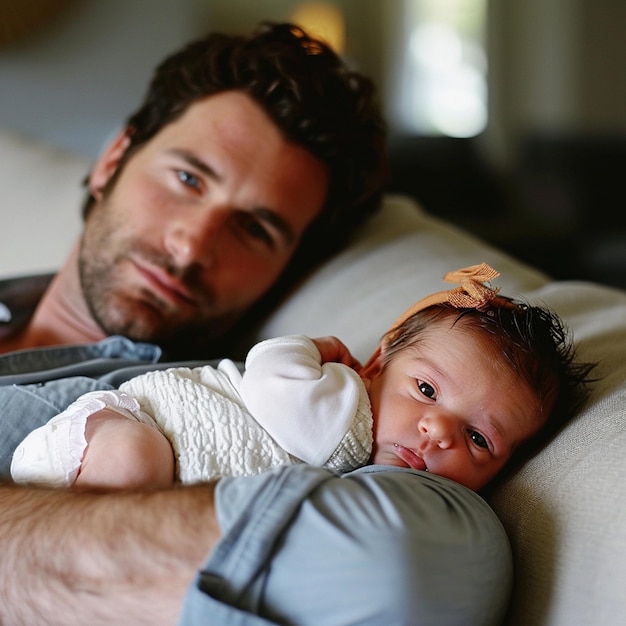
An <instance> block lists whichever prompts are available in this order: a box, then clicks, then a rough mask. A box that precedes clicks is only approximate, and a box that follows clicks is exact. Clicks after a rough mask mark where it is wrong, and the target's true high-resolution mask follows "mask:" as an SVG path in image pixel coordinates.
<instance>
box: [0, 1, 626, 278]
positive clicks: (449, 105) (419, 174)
mask: <svg viewBox="0 0 626 626" xmlns="http://www.w3.org/2000/svg"><path fill="white" fill-rule="evenodd" d="M311 4H312V3H311V2H308V1H307V2H305V1H304V0H0V127H2V128H7V129H12V130H15V131H18V132H20V133H22V134H26V135H30V136H33V137H36V138H39V139H42V140H45V141H47V142H49V143H51V144H54V145H56V146H60V147H64V148H67V149H69V150H72V151H74V152H78V153H80V154H82V155H85V156H87V157H90V158H93V157H95V156H96V155H97V153H98V151H99V150H100V148H101V146H102V145H103V143H104V141H105V140H106V139H107V138H108V137H109V136H110V135H111V134H112V133H113V132H114V131H115V130H116V129H117V128H118V127H119V126H120V125H121V124H122V123H123V121H124V120H125V118H126V117H127V115H128V114H129V113H130V112H131V111H132V110H133V109H134V108H135V107H136V105H137V104H138V102H139V101H140V99H141V96H142V94H143V92H144V89H145V87H146V83H147V80H148V77H149V74H150V71H151V70H152V68H153V67H154V65H155V64H156V63H157V62H158V61H159V60H160V59H161V58H162V57H163V56H164V55H165V54H166V53H168V52H170V51H173V50H175V49H176V48H178V47H179V46H181V45H182V44H184V43H185V42H186V41H187V40H189V39H191V38H193V37H196V36H199V35H201V34H203V33H204V32H206V31H207V30H211V29H215V30H228V31H248V30H250V29H251V28H252V27H253V26H254V25H255V24H256V23H258V22H259V21H261V20H263V19H270V20H286V19H296V16H300V17H298V19H302V20H306V21H307V24H309V25H311V28H313V26H312V25H313V24H314V23H315V24H317V25H316V26H315V28H318V29H319V34H320V35H321V36H326V37H328V38H329V39H330V38H336V39H333V41H335V45H337V46H338V47H339V48H340V50H341V53H342V54H343V55H344V56H345V58H346V59H347V60H348V61H349V63H351V64H352V65H353V66H355V67H356V68H358V69H360V70H362V71H364V72H365V73H367V74H369V75H370V76H372V78H373V79H374V80H375V81H376V83H377V84H378V85H379V88H380V93H381V100H382V102H383V105H384V109H385V112H386V115H387V119H388V121H389V126H390V130H391V139H390V154H391V158H392V164H393V166H394V170H393V173H394V176H393V179H392V182H391V185H390V189H391V190H393V191H402V192H407V193H411V194H412V195H414V196H415V197H416V198H417V199H418V200H419V201H420V202H421V203H422V205H423V206H424V207H425V208H426V210H428V211H430V212H432V213H436V214H440V215H442V216H443V217H446V218H448V219H451V220H454V221H456V222H458V223H459V224H461V225H462V226H464V227H466V228H469V229H470V230H473V231H475V232H477V233H478V234H479V235H481V236H483V237H485V238H487V239H489V240H492V241H493V242H494V243H496V244H497V245H501V246H504V247H506V248H508V249H509V250H511V251H512V252H513V253H515V254H517V255H518V256H521V257H523V258H526V259H528V260H530V261H532V262H533V263H534V264H536V265H539V266H540V267H543V268H544V269H546V270H547V271H549V272H551V273H552V274H553V275H555V276H556V277H559V278H560V277H570V276H575V277H583V278H586V277H589V278H593V279H598V280H603V281H605V282H611V283H614V284H620V285H624V286H626V212H625V211H624V210H623V208H622V207H623V206H624V202H625V201H626V197H625V196H626V192H624V191H623V189H622V187H623V185H621V176H622V175H623V172H624V168H625V167H626V132H625V127H626V75H625V72H624V70H623V68H624V67H626V63H625V61H626V46H625V45H624V43H623V33H624V29H625V27H626V3H625V2H623V0H332V1H331V0H325V1H323V2H318V3H315V4H317V5H320V4H321V5H322V6H321V9H324V10H325V11H326V13H325V15H326V17H325V18H321V20H322V21H319V20H318V21H317V22H315V19H317V18H314V17H311V13H310V12H309V13H308V14H307V13H303V12H302V11H303V10H304V9H310V8H311V7H310V5H311ZM317 8H318V9H320V7H319V6H318V7H317ZM297 12H299V13H297ZM329 15H330V17H328V16H329ZM37 16H40V17H39V18H38V17H37ZM324 20H326V21H325V22H324ZM320 24H321V25H320Z"/></svg>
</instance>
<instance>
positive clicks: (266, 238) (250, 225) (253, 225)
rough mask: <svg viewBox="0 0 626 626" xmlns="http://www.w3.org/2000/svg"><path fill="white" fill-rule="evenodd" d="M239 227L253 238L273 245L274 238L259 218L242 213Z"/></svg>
mask: <svg viewBox="0 0 626 626" xmlns="http://www.w3.org/2000/svg"><path fill="white" fill-rule="evenodd" d="M240 224H241V227H242V228H243V229H244V230H245V231H246V233H247V234H248V235H250V236H251V237H252V238H253V239H258V240H259V241H262V242H264V243H266V244H268V245H269V246H271V247H273V246H274V240H273V239H272V236H271V235H270V233H269V232H268V230H267V228H265V226H263V224H262V223H261V222H259V220H257V219H255V218H254V217H251V216H249V215H245V214H244V215H242V216H241V220H240Z"/></svg>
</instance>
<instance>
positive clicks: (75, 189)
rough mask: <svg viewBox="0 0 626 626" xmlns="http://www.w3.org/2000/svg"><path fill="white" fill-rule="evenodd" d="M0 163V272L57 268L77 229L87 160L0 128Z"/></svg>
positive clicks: (20, 272) (28, 271)
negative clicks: (0, 224)
mask: <svg viewBox="0 0 626 626" xmlns="http://www.w3.org/2000/svg"><path fill="white" fill-rule="evenodd" d="M0 163H2V167H1V169H2V173H1V175H0V197H1V199H2V200H1V202H2V204H1V206H2V236H1V238H0V241H1V242H2V245H1V246H0V275H2V276H17V275H19V274H28V273H31V272H33V273H36V272H47V271H50V270H54V269H56V268H58V267H59V265H60V264H61V263H62V262H63V260H64V258H65V255H66V254H67V252H68V250H69V248H70V246H71V244H72V242H73V241H74V240H75V238H76V236H77V235H78V233H79V232H80V227H81V218H80V206H81V202H82V198H83V195H84V191H83V188H82V186H81V182H82V180H83V178H84V177H85V175H86V174H87V172H88V169H89V162H88V160H87V159H84V158H81V157H78V156H76V155H74V154H69V153H67V152H64V151H62V150H58V149H55V148H51V147H49V146H46V145H43V144H42V143H41V142H39V141H36V140H33V139H29V138H26V137H23V136H20V135H17V134H15V133H12V132H8V131H6V130H1V129H0ZM26 235H28V238H27V239H26V238H25V237H26Z"/></svg>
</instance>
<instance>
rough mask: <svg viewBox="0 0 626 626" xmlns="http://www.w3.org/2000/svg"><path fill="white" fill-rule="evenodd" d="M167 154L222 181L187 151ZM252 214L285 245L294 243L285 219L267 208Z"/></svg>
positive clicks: (174, 149)
mask: <svg viewBox="0 0 626 626" xmlns="http://www.w3.org/2000/svg"><path fill="white" fill-rule="evenodd" d="M168 152H169V153H170V154H172V155H173V156H176V157H179V158H181V159H183V161H186V162H187V163H189V165H191V166H192V167H194V168H196V169H197V170H198V171H200V172H202V173H203V174H205V175H206V176H209V177H210V178H212V179H213V180H218V181H219V180H221V179H222V177H221V176H220V174H218V173H217V172H216V171H215V170H214V169H213V168H212V167H211V166H210V165H209V164H208V163H206V162H205V161H203V160H202V159H200V158H198V157H197V156H196V155H195V154H193V153H192V152H189V151H188V150H181V149H179V148H172V149H171V150H168ZM252 212H253V213H254V214H255V215H256V216H257V217H259V219H261V220H263V221H265V222H267V223H268V224H270V225H271V226H272V227H273V228H275V229H276V230H277V231H278V232H279V233H280V234H281V235H282V237H283V238H284V240H285V243H286V244H287V245H291V244H292V243H293V242H294V241H295V239H296V235H295V233H294V232H293V228H292V227H291V226H290V224H289V223H288V222H287V221H286V220H285V219H283V218H282V217H281V216H280V215H278V213H276V211H274V210H272V209H270V208H268V207H264V206H259V207H254V209H253V210H252Z"/></svg>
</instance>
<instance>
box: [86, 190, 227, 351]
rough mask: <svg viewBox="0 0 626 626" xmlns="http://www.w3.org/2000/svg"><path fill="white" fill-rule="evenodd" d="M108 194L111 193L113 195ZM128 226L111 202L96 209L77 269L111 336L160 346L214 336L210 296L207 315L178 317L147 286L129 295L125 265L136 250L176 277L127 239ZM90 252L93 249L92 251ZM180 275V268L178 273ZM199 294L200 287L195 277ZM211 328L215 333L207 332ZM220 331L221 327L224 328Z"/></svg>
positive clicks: (98, 317)
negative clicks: (185, 318)
mask: <svg viewBox="0 0 626 626" xmlns="http://www.w3.org/2000/svg"><path fill="white" fill-rule="evenodd" d="M108 195H109V194H108ZM123 231H124V226H123V224H121V223H120V221H119V220H116V219H115V217H114V212H113V211H112V210H111V207H109V206H107V200H106V199H103V200H102V201H101V202H100V203H99V204H97V205H96V206H94V207H93V209H92V212H91V214H90V215H89V218H88V221H87V223H86V224H85V231H84V234H83V237H82V240H81V245H80V251H79V259H78V270H79V277H80V283H81V288H82V291H83V296H84V299H85V302H86V305H87V307H88V309H89V311H90V313H91V315H92V317H93V318H94V320H95V321H96V323H97V324H98V325H99V326H100V327H101V328H102V330H103V331H104V332H105V333H106V334H107V335H124V336H126V337H129V338H130V339H133V340H135V341H147V342H154V343H160V344H167V343H179V342H184V343H189V342H194V343H196V344H197V343H198V342H200V343H201V342H202V337H203V336H204V337H206V338H208V336H209V335H212V334H215V331H216V330H217V328H219V327H220V326H221V325H222V323H221V322H220V321H219V320H212V319H211V315H210V314H209V311H210V309H211V308H212V307H211V301H212V298H210V297H207V296H206V295H204V296H203V299H204V300H206V302H205V306H204V309H206V310H205V311H204V315H203V316H201V317H202V319H201V320H200V319H196V320H194V321H191V320H183V321H182V322H181V321H180V320H176V319H175V318H174V317H173V316H174V314H175V309H174V308H172V307H171V306H170V305H169V304H168V303H166V302H163V301H162V300H161V299H159V298H158V297H157V296H156V295H155V294H154V293H152V292H150V291H148V290H142V291H140V292H135V293H129V292H128V291H126V292H125V289H126V290H127V289H128V288H127V287H126V288H125V286H124V283H123V282H122V281H123V269H124V268H123V266H124V264H125V263H130V261H129V257H130V256H131V253H132V254H134V255H139V256H140V257H142V258H146V259H149V260H150V261H151V262H152V263H155V264H157V265H159V266H160V267H162V268H165V269H168V271H169V272H170V273H172V274H174V275H175V271H174V270H173V268H171V267H168V262H167V260H166V259H163V258H162V256H160V255H158V254H156V253H154V252H152V251H149V250H146V249H142V247H141V246H140V244H138V243H133V242H132V241H129V240H124V239H123V238H122V237H121V235H120V233H123ZM87 251H89V253H87ZM179 273H180V272H179ZM190 282H192V284H193V285H194V293H196V292H197V291H198V286H197V284H195V282H194V281H190ZM210 328H212V329H213V331H214V332H213V333H210V332H207V331H208V329H210ZM220 332H221V331H220Z"/></svg>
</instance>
